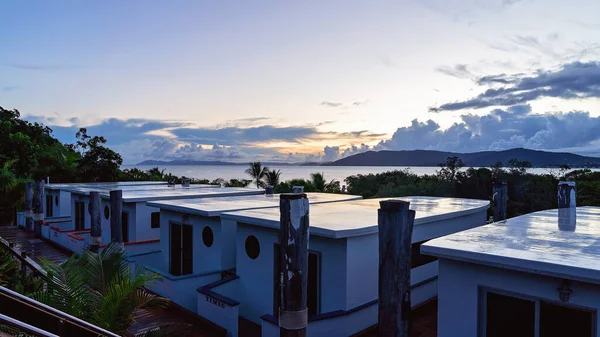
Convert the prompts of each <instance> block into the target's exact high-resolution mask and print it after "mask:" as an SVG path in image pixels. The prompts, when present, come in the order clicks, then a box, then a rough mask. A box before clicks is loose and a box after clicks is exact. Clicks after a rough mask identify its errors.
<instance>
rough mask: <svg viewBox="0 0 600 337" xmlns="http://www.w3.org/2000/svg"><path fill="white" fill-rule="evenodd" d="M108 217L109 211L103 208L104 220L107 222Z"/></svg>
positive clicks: (105, 207)
mask: <svg viewBox="0 0 600 337" xmlns="http://www.w3.org/2000/svg"><path fill="white" fill-rule="evenodd" d="M109 216H110V209H109V208H108V205H107V206H104V219H106V220H108V217H109Z"/></svg>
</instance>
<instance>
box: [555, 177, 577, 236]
mask: <svg viewBox="0 0 600 337" xmlns="http://www.w3.org/2000/svg"><path fill="white" fill-rule="evenodd" d="M576 225H577V185H576V184H575V182H574V181H560V182H559V183H558V228H559V229H560V230H566V231H574V230H575V227H576Z"/></svg>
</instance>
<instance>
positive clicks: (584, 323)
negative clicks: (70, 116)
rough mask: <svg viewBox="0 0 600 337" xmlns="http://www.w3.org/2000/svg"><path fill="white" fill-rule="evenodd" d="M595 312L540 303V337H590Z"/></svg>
mask: <svg viewBox="0 0 600 337" xmlns="http://www.w3.org/2000/svg"><path fill="white" fill-rule="evenodd" d="M593 316H594V315H593V312H591V311H586V310H581V309H577V308H571V307H566V306H563V305H559V304H554V303H549V302H544V301H541V302H540V337H551V336H569V337H590V336H592V330H593V323H592V322H593Z"/></svg>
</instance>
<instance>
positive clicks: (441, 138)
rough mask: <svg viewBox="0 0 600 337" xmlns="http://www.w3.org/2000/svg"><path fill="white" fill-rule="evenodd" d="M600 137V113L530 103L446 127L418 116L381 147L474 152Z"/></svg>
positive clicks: (579, 143) (575, 143) (586, 142)
mask: <svg viewBox="0 0 600 337" xmlns="http://www.w3.org/2000/svg"><path fill="white" fill-rule="evenodd" d="M598 140H600V117H592V116H590V114H589V113H588V112H579V111H574V112H569V113H555V114H535V113H532V112H531V107H530V106H529V105H519V106H514V107H510V108H508V109H495V110H492V111H491V112H490V114H488V115H484V116H478V115H474V114H466V115H462V116H461V122H460V123H455V124H454V125H452V126H451V127H450V128H448V129H442V128H441V127H440V125H439V124H437V123H436V122H434V121H433V120H428V121H426V122H419V121H417V120H416V119H415V120H413V121H412V124H411V125H410V126H407V127H402V128H398V130H396V132H395V133H394V135H393V136H392V138H391V139H389V140H386V141H382V142H381V143H379V145H377V149H391V150H412V149H430V150H443V151H459V152H473V151H484V150H504V149H510V148H514V147H526V148H532V149H545V150H552V149H563V148H569V147H580V148H581V147H583V148H585V147H586V146H587V147H589V146H591V144H593V143H594V142H596V141H598Z"/></svg>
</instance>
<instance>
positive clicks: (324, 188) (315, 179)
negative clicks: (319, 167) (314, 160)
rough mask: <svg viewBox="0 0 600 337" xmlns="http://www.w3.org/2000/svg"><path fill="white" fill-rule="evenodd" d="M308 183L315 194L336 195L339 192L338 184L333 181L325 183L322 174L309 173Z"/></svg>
mask: <svg viewBox="0 0 600 337" xmlns="http://www.w3.org/2000/svg"><path fill="white" fill-rule="evenodd" d="M310 183H311V184H312V185H313V187H314V188H315V190H316V191H317V192H327V193H337V192H339V191H340V182H339V181H337V180H335V179H332V180H331V181H330V182H327V180H325V174H323V173H318V172H317V173H311V174H310Z"/></svg>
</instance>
